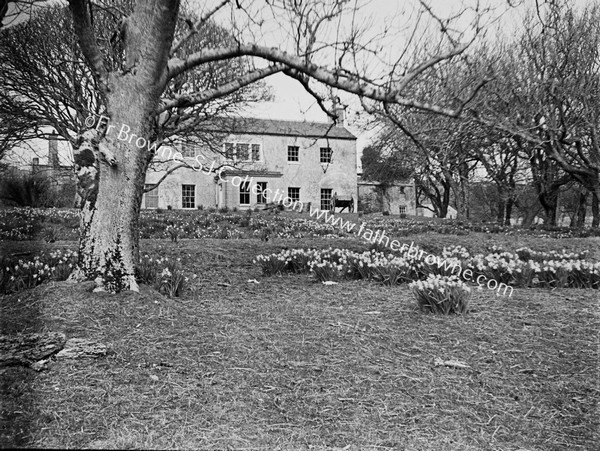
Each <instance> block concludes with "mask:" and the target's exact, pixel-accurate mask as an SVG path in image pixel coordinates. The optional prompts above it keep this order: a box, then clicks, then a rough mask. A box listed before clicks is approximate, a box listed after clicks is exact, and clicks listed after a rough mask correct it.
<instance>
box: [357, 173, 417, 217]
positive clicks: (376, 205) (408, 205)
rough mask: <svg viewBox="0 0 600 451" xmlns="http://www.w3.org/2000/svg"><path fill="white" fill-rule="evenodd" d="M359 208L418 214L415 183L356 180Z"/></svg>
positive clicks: (367, 210)
mask: <svg viewBox="0 0 600 451" xmlns="http://www.w3.org/2000/svg"><path fill="white" fill-rule="evenodd" d="M358 193H359V202H360V209H361V211H363V212H365V213H374V212H388V213H389V214H392V215H407V216H416V215H417V214H418V209H417V202H416V195H415V184H414V182H413V181H411V180H405V181H402V182H397V183H391V184H390V183H387V184H384V183H381V182H377V181H368V180H362V179H361V178H359V180H358Z"/></svg>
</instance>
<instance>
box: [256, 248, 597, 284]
mask: <svg viewBox="0 0 600 451" xmlns="http://www.w3.org/2000/svg"><path fill="white" fill-rule="evenodd" d="M531 252H534V251H531V250H530V252H529V253H528V254H527V255H531ZM521 255H522V256H525V253H523V252H521ZM557 255H558V256H562V257H565V256H570V257H574V256H579V257H581V256H585V255H587V254H585V253H579V254H572V253H571V254H569V253H566V252H563V253H543V252H535V256H536V258H538V259H541V261H536V260H532V259H529V260H523V259H522V258H521V257H519V254H518V253H510V252H492V253H490V254H487V255H484V254H477V255H474V256H471V255H470V254H469V252H468V251H467V250H466V249H465V248H464V247H450V248H444V251H443V252H442V256H443V259H444V260H445V261H446V262H447V263H448V264H442V265H440V264H433V265H428V264H426V263H425V262H424V261H423V260H422V259H419V258H417V257H416V256H415V255H409V254H408V253H404V254H400V255H396V254H392V253H387V254H386V253H384V252H378V251H376V250H371V251H367V252H362V253H359V252H353V251H350V250H347V249H331V248H329V249H326V250H316V249H293V250H284V251H281V252H280V253H278V254H271V255H259V256H257V257H256V258H255V260H254V263H255V264H257V265H259V266H260V267H261V268H262V271H263V274H264V275H268V276H270V275H274V274H281V273H284V272H308V273H312V274H313V275H314V276H315V277H316V278H317V279H318V280H320V281H327V280H338V279H366V280H374V281H379V282H381V283H384V284H386V285H396V284H400V283H405V282H410V281H415V280H425V279H426V278H427V277H428V276H430V275H439V276H451V275H453V273H455V272H457V271H456V268H460V269H461V270H462V271H463V272H464V270H466V269H470V270H471V271H472V272H473V273H474V274H475V276H474V277H473V280H476V278H477V276H478V275H483V276H485V277H486V280H492V279H494V280H496V281H497V282H498V284H500V283H504V284H506V285H511V286H515V287H550V288H594V289H598V288H600V263H597V262H592V261H587V260H582V259H577V260H576V259H574V258H571V259H567V258H563V259H561V260H552V258H553V257H556V256H557ZM544 258H546V259H544Z"/></svg>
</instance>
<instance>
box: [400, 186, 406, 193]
mask: <svg viewBox="0 0 600 451" xmlns="http://www.w3.org/2000/svg"><path fill="white" fill-rule="evenodd" d="M400 194H405V192H404V187H403V186H401V187H400Z"/></svg>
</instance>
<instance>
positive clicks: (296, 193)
mask: <svg viewBox="0 0 600 451" xmlns="http://www.w3.org/2000/svg"><path fill="white" fill-rule="evenodd" d="M288 197H289V198H290V199H292V200H293V201H294V202H298V201H300V188H295V187H292V186H290V187H289V188H288Z"/></svg>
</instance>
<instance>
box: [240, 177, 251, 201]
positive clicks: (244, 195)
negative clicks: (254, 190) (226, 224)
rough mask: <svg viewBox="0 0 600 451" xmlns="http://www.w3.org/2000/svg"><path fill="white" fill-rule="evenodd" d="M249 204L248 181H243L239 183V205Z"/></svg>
mask: <svg viewBox="0 0 600 451" xmlns="http://www.w3.org/2000/svg"><path fill="white" fill-rule="evenodd" d="M249 204H250V182H244V183H242V184H241V185H240V205H249Z"/></svg>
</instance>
